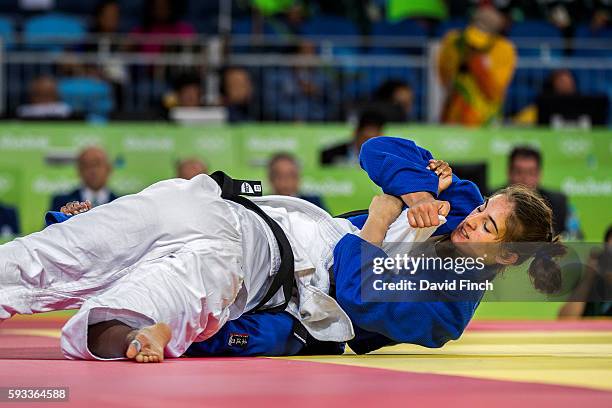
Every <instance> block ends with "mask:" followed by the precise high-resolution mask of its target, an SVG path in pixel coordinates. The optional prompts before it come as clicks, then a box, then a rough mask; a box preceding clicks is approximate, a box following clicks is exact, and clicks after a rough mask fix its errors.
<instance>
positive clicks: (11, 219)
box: [0, 204, 21, 239]
mask: <svg viewBox="0 0 612 408" xmlns="http://www.w3.org/2000/svg"><path fill="white" fill-rule="evenodd" d="M20 233H21V230H20V229H19V215H18V213H17V209H16V208H14V207H9V206H7V205H2V204H0V239H8V238H12V237H14V236H15V235H19V234H20Z"/></svg>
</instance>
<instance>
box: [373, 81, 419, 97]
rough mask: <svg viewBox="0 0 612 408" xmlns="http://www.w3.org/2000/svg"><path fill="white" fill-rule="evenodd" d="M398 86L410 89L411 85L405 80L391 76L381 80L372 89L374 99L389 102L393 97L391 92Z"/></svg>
mask: <svg viewBox="0 0 612 408" xmlns="http://www.w3.org/2000/svg"><path fill="white" fill-rule="evenodd" d="M398 88H407V89H409V90H411V91H412V87H411V86H410V85H409V84H408V83H407V82H406V81H402V80H401V79H395V78H392V79H388V80H386V81H385V82H383V83H382V84H381V85H380V86H379V87H378V88H377V89H376V91H374V100H376V101H386V102H390V101H391V99H393V93H394V92H395V90H396V89H398Z"/></svg>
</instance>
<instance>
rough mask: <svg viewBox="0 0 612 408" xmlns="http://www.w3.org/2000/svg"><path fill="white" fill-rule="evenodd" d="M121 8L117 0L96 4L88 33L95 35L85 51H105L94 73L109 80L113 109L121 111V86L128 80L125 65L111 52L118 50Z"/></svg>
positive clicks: (103, 0) (119, 46)
mask: <svg viewBox="0 0 612 408" xmlns="http://www.w3.org/2000/svg"><path fill="white" fill-rule="evenodd" d="M120 20H121V9H120V7H119V2H118V0H102V1H101V2H99V3H98V5H97V6H96V11H95V15H94V20H93V24H92V26H91V29H90V33H91V34H92V35H95V36H96V41H95V42H94V43H87V44H85V46H84V49H85V51H89V52H102V53H106V57H105V58H104V59H103V61H102V62H101V63H100V64H99V67H98V68H96V72H95V75H96V76H99V77H100V78H102V79H104V80H106V81H107V82H109V83H110V84H111V85H112V87H113V95H114V102H115V109H116V110H118V111H121V109H122V104H123V93H124V92H123V88H124V86H125V85H126V84H127V82H128V81H129V74H128V70H127V68H126V65H125V64H124V63H123V61H122V60H121V59H120V58H117V57H113V56H112V55H111V54H109V53H111V52H116V51H120V49H121V45H120V41H119V38H118V37H119V33H120V31H119V24H120Z"/></svg>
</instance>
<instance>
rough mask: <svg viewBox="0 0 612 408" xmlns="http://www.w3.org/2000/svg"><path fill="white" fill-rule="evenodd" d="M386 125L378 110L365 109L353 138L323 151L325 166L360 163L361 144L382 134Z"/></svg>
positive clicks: (322, 158)
mask: <svg viewBox="0 0 612 408" xmlns="http://www.w3.org/2000/svg"><path fill="white" fill-rule="evenodd" d="M384 126H385V118H384V116H383V115H382V114H380V113H378V112H377V111H373V110H371V111H365V112H364V113H362V114H361V116H360V117H359V123H358V124H357V127H356V128H355V131H354V132H353V140H350V141H348V142H345V143H340V144H338V145H335V146H332V147H330V148H328V149H325V150H323V151H322V152H321V164H322V165H323V166H329V165H338V164H347V165H358V164H359V151H360V150H361V145H362V144H364V143H365V142H366V141H367V140H369V139H371V138H373V137H376V136H381V135H382V134H383V128H384Z"/></svg>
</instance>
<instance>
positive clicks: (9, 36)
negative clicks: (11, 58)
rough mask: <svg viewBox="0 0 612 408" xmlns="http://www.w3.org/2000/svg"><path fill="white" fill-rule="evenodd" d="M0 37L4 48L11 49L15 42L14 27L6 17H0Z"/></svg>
mask: <svg viewBox="0 0 612 408" xmlns="http://www.w3.org/2000/svg"><path fill="white" fill-rule="evenodd" d="M0 38H2V45H3V47H4V48H5V49H8V50H10V49H12V48H13V47H14V46H15V44H14V41H15V27H14V25H13V22H12V21H11V20H9V19H8V18H4V17H0Z"/></svg>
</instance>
